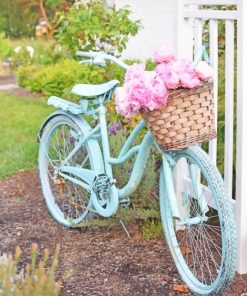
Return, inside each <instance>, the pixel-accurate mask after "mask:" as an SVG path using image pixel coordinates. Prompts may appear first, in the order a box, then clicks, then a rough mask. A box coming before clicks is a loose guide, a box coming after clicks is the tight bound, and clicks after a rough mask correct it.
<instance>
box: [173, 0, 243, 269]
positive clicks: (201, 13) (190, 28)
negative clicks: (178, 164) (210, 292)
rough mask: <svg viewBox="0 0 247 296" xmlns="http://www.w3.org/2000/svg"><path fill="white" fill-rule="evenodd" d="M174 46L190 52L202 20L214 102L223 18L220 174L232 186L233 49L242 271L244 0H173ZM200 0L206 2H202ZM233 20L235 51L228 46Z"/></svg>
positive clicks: (212, 147) (180, 51) (231, 40)
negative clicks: (206, 29) (223, 47)
mask: <svg viewBox="0 0 247 296" xmlns="http://www.w3.org/2000/svg"><path fill="white" fill-rule="evenodd" d="M176 5H177V7H176V18H175V19H176V26H175V28H176V48H177V53H178V55H179V56H184V57H189V58H192V57H193V53H194V52H196V50H197V49H198V48H199V47H200V46H201V44H202V42H203V40H202V36H203V30H204V23H205V21H207V22H208V24H209V25H208V28H209V29H208V30H209V50H210V59H211V62H212V64H213V67H214V69H215V73H214V99H215V110H216V114H217V106H218V23H219V20H221V21H224V22H225V59H226V60H225V149H224V151H225V152H224V180H225V184H226V187H227V189H228V192H229V193H231V192H232V183H233V173H232V172H233V170H232V167H233V153H234V146H233V142H234V129H233V125H234V66H235V65H234V55H235V54H237V149H236V159H237V161H236V180H235V181H236V200H233V199H232V200H231V201H232V203H233V205H234V208H235V215H236V221H237V229H238V243H239V252H238V272H239V273H241V274H243V273H247V1H246V0H176ZM205 5H207V7H208V6H210V8H206V9H205V8H204V7H205ZM219 5H224V6H228V5H235V6H236V9H235V10H227V9H226V10H220V6H219ZM234 23H237V53H235V46H234V40H235V39H234V30H235V27H234ZM209 155H210V156H211V158H212V160H213V161H214V163H216V156H217V140H213V141H211V143H210V145H209Z"/></svg>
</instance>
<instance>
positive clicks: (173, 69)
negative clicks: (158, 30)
mask: <svg viewBox="0 0 247 296" xmlns="http://www.w3.org/2000/svg"><path fill="white" fill-rule="evenodd" d="M154 60H155V62H156V63H157V64H158V65H157V66H156V69H155V71H145V69H146V66H145V64H134V65H132V66H130V67H129V69H128V70H127V72H126V74H125V83H124V86H123V87H119V88H118V89H117V91H116V110H117V112H118V113H120V114H122V115H124V116H125V117H131V116H132V115H134V114H136V113H137V112H138V111H139V110H140V109H141V108H147V109H148V110H150V111H152V110H155V109H157V108H159V107H161V106H162V105H165V104H166V103H167V100H168V95H169V93H168V90H169V89H177V88H179V87H183V88H189V89H192V88H196V87H199V86H200V85H201V84H202V81H205V80H208V79H210V78H212V76H213V69H212V68H211V67H210V66H209V65H208V64H207V63H206V62H202V61H201V62H199V63H198V65H197V66H196V67H195V66H194V64H193V62H192V61H190V60H187V59H178V58H176V57H175V54H174V52H173V50H172V49H171V48H169V47H167V46H161V47H159V48H158V49H157V50H156V51H155V53H154Z"/></svg>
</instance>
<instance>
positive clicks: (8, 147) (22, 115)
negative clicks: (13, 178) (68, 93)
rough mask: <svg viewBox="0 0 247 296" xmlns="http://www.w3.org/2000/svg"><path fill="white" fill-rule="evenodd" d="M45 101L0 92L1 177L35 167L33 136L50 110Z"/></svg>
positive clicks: (35, 135)
mask: <svg viewBox="0 0 247 296" xmlns="http://www.w3.org/2000/svg"><path fill="white" fill-rule="evenodd" d="M52 110H53V109H52V108H50V107H48V106H47V105H46V101H45V100H31V99H26V98H22V97H16V96H13V95H10V94H8V93H6V92H0V141H1V142H0V143H1V145H0V179H3V178H4V177H5V176H8V175H11V174H13V173H15V172H17V171H19V170H28V169H33V168H36V167H37V153H38V144H37V143H36V137H37V134H38V131H39V128H40V125H41V124H42V122H43V121H44V119H45V117H46V116H47V115H48V114H49V113H51V112H52Z"/></svg>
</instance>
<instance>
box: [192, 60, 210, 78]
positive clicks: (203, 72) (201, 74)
mask: <svg viewBox="0 0 247 296" xmlns="http://www.w3.org/2000/svg"><path fill="white" fill-rule="evenodd" d="M195 72H196V75H197V76H198V78H199V79H200V80H202V81H204V80H208V79H210V78H212V77H213V74H214V73H213V68H212V67H211V66H209V64H207V63H206V62H204V61H200V62H199V63H198V64H197V66H196V68H195Z"/></svg>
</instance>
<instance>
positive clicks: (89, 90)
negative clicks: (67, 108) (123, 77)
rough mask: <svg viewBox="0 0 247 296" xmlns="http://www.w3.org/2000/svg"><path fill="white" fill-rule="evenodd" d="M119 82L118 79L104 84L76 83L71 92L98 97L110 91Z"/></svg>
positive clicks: (82, 95)
mask: <svg viewBox="0 0 247 296" xmlns="http://www.w3.org/2000/svg"><path fill="white" fill-rule="evenodd" d="M118 84H119V81H118V80H111V81H109V82H106V83H103V84H76V85H75V86H74V87H73V88H72V90H71V92H72V93H73V94H75V95H79V96H81V97H97V96H100V95H103V94H105V93H107V92H109V91H110V90H112V89H113V88H115V87H116V86H117V85H118Z"/></svg>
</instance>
